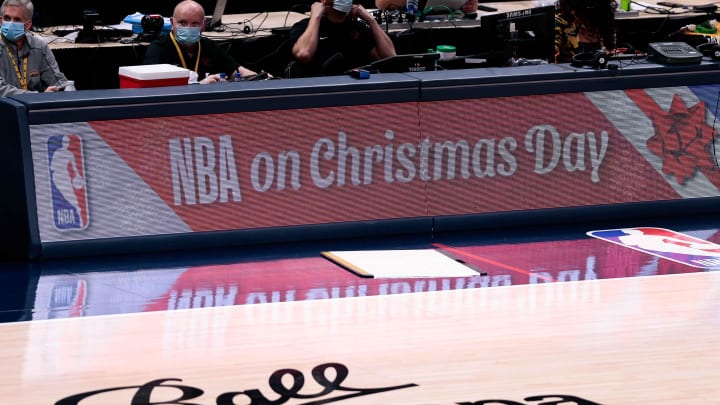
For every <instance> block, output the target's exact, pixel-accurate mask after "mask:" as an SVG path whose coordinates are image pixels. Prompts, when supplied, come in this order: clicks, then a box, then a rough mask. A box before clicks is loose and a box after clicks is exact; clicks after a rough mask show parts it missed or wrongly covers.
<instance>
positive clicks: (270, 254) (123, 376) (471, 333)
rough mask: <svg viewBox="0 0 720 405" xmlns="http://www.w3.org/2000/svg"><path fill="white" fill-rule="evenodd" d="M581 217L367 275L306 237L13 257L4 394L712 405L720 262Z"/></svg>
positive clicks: (26, 398)
mask: <svg viewBox="0 0 720 405" xmlns="http://www.w3.org/2000/svg"><path fill="white" fill-rule="evenodd" d="M633 225H636V226H640V225H642V226H648V225H649V226H658V225H663V226H666V227H670V226H672V227H673V228H674V229H675V230H678V231H681V232H684V233H687V234H689V235H693V236H696V237H699V238H702V239H705V240H709V241H714V242H716V243H718V242H719V241H720V221H718V220H717V218H715V219H704V220H700V221H698V222H697V223H694V222H693V223H690V222H689V221H682V220H681V221H679V222H677V223H672V224H660V223H652V224H648V223H647V221H645V222H644V223H642V224H633ZM589 227H591V225H588V226H575V227H573V229H567V228H566V229H563V228H557V229H549V228H547V227H535V228H531V229H519V230H516V231H513V232H502V233H501V232H500V231H492V232H491V231H483V232H477V233H466V234H461V235H445V236H442V237H440V236H438V237H436V238H435V239H434V240H433V241H432V243H434V244H433V245H431V246H434V247H436V248H443V249H450V250H452V251H453V254H454V255H456V257H461V258H462V260H463V261H465V262H466V263H469V264H471V265H473V266H474V267H476V268H478V269H481V270H482V272H483V273H486V274H484V275H482V276H475V277H459V278H452V277H448V278H422V279H412V278H403V279H370V278H360V277H358V276H357V275H355V274H352V273H350V272H348V271H346V270H344V269H342V268H339V267H338V266H336V265H335V264H334V263H331V262H330V261H328V260H326V259H325V258H323V257H321V256H320V255H319V254H318V252H319V250H320V249H321V248H325V247H327V246H321V244H312V243H307V244H295V245H294V246H292V247H290V246H285V247H282V248H278V247H266V248H258V247H255V248H251V247H248V248H242V249H234V250H231V251H229V252H228V251H223V252H220V251H217V252H204V253H203V254H174V255H172V256H171V257H167V256H163V255H157V256H144V257H140V256H133V257H124V258H121V257H115V258H96V259H82V260H80V259H77V260H56V261H50V262H43V263H34V264H26V263H21V264H18V263H5V264H2V270H4V271H3V272H1V273H0V282H1V283H2V287H1V288H2V291H0V292H1V293H2V298H0V303H1V305H2V311H0V315H2V317H3V318H2V319H3V320H4V321H5V323H3V324H0V376H2V378H1V379H0V404H8V405H25V404H27V405H42V404H57V405H70V404H81V405H99V404H103V405H125V404H127V405H150V404H193V405H211V404H218V405H230V404H329V403H339V404H413V405H430V404H510V405H517V404H548V405H549V404H712V403H720V384H718V378H719V377H720V272H717V271H713V269H702V268H694V267H689V266H686V265H683V264H679V263H675V262H670V261H668V260H665V259H659V258H657V257H654V256H651V255H648V254H645V253H641V252H637V251H634V250H631V249H628V248H625V247H622V246H618V245H614V244H611V243H607V242H605V241H601V240H597V239H594V238H589V237H587V236H586V235H585V232H586V231H588V230H592V228H589ZM580 228H582V229H580ZM604 228H606V225H601V226H599V227H598V226H596V228H595V229H604ZM353 243H355V244H356V245H357V246H356V247H362V248H378V247H382V248H385V249H393V248H399V247H403V248H408V247H427V246H428V242H427V241H424V240H423V238H417V239H416V240H412V238H396V239H392V238H387V239H384V240H382V241H355V242H353ZM349 246H350V245H349V244H348V245H343V244H342V242H336V243H335V244H334V245H333V246H332V248H347V247H349Z"/></svg>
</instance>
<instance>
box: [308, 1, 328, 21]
mask: <svg viewBox="0 0 720 405" xmlns="http://www.w3.org/2000/svg"><path fill="white" fill-rule="evenodd" d="M325 10H327V7H326V6H325V5H324V4H323V3H322V2H319V1H317V2H315V3H313V4H312V6H310V18H317V19H320V18H322V16H324V15H325Z"/></svg>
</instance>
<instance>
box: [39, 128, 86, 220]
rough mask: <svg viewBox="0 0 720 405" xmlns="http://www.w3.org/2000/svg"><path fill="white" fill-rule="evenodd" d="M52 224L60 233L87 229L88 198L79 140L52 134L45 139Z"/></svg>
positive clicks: (73, 137)
mask: <svg viewBox="0 0 720 405" xmlns="http://www.w3.org/2000/svg"><path fill="white" fill-rule="evenodd" d="M47 148H48V168H49V170H50V189H51V198H52V211H53V223H54V224H55V228H56V229H58V230H61V231H67V230H77V229H85V228H87V226H88V220H89V218H88V198H87V187H86V181H85V162H84V159H83V145H82V138H80V136H78V135H55V136H51V137H49V138H48V140H47Z"/></svg>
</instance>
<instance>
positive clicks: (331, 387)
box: [55, 363, 601, 405]
mask: <svg viewBox="0 0 720 405" xmlns="http://www.w3.org/2000/svg"><path fill="white" fill-rule="evenodd" d="M328 370H331V373H330V374H331V375H334V377H332V378H328V376H327V374H326V372H327V371H328ZM349 374H350V372H349V370H348V368H347V367H346V366H345V365H343V364H340V363H324V364H320V365H318V366H316V367H314V368H313V369H312V371H311V375H312V378H313V380H314V381H315V382H316V383H317V384H318V385H320V387H322V389H321V390H320V391H318V392H314V393H308V392H303V387H304V385H305V375H304V374H303V373H302V372H301V371H299V370H295V369H291V368H285V369H280V370H276V371H275V372H273V373H272V374H271V375H270V378H269V385H270V388H271V389H272V391H273V392H274V394H275V395H272V397H274V398H277V399H271V398H268V397H266V396H265V394H263V393H262V392H261V391H260V390H259V389H249V390H244V391H229V392H225V393H222V394H220V395H219V396H218V397H217V398H216V400H215V404H216V405H236V404H237V402H235V399H237V398H239V397H245V398H246V399H249V400H250V402H249V403H247V405H280V404H285V403H287V402H288V401H290V400H293V399H296V400H304V402H300V403H297V402H295V403H296V404H297V405H320V404H329V403H333V402H340V401H343V400H346V399H351V398H356V397H362V396H365V395H373V394H380V393H383V392H388V391H394V390H400V389H407V388H413V387H417V386H418V385H417V384H414V383H409V384H402V385H395V386H391V387H380V388H355V387H348V386H346V385H343V382H344V381H345V379H346V378H347V377H348V375H349ZM288 377H289V378H288ZM283 379H285V380H286V381H287V380H288V379H290V381H291V382H292V385H291V386H289V387H288V386H286V385H285V384H284V383H283ZM181 381H182V380H181V379H179V378H162V379H157V380H153V381H150V382H147V383H145V384H143V385H133V386H124V387H111V388H104V389H99V390H95V391H88V392H83V393H80V394H76V395H71V396H69V397H66V398H63V399H61V400H59V401H57V402H55V405H82V402H83V400H85V399H88V398H91V397H101V396H102V395H104V394H107V393H109V392H115V391H128V400H129V402H128V404H129V405H160V404H165V405H203V404H200V403H195V402H186V401H188V400H192V399H196V398H199V397H200V396H202V395H203V394H204V391H203V390H202V389H200V388H197V387H193V386H190V385H182V384H179V382H181ZM166 389H174V390H177V391H178V392H179V395H180V396H179V397H177V398H175V399H172V400H170V401H162V402H151V397H152V394H153V391H155V390H166ZM133 391H134V393H133ZM333 393H337V394H339V395H335V396H332V394H333ZM98 399H99V398H98ZM524 401H526V402H517V401H513V400H503V399H486V400H479V401H471V402H455V403H456V404H458V405H491V404H492V405H560V404H564V405H601V404H599V403H597V402H592V401H588V400H586V399H582V398H579V397H576V396H573V395H536V396H530V397H526V398H525V399H524Z"/></svg>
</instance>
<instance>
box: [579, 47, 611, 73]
mask: <svg viewBox="0 0 720 405" xmlns="http://www.w3.org/2000/svg"><path fill="white" fill-rule="evenodd" d="M607 62H608V55H607V54H606V53H605V51H603V50H598V51H594V52H581V53H578V54H576V55H573V57H572V61H571V62H570V65H572V66H574V67H584V66H590V67H594V68H596V69H599V68H604V67H605V65H607Z"/></svg>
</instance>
